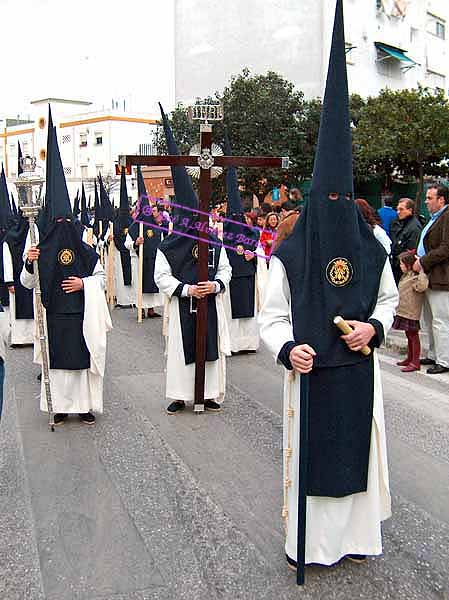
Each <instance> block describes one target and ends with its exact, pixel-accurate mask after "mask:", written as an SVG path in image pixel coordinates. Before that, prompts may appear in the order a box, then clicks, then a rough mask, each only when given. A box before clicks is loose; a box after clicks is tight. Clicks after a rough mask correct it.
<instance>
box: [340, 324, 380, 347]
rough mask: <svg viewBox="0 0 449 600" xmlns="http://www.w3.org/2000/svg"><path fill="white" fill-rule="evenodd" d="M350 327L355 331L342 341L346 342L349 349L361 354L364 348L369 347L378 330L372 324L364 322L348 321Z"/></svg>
mask: <svg viewBox="0 0 449 600" xmlns="http://www.w3.org/2000/svg"><path fill="white" fill-rule="evenodd" d="M347 323H348V325H351V327H352V328H353V329H354V331H352V332H351V333H348V334H347V335H342V336H341V339H342V340H344V341H345V342H346V344H347V345H348V347H349V348H350V349H351V350H353V351H354V352H359V351H360V350H361V349H362V348H363V347H364V346H367V345H368V343H369V342H370V341H371V338H372V337H373V336H374V335H375V334H376V330H375V329H374V327H373V326H372V325H371V323H363V322H362V321H347Z"/></svg>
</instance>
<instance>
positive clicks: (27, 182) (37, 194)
mask: <svg viewBox="0 0 449 600" xmlns="http://www.w3.org/2000/svg"><path fill="white" fill-rule="evenodd" d="M20 166H21V168H22V173H20V175H19V176H18V178H17V179H16V181H15V182H14V183H15V184H16V188H17V194H18V196H19V206H20V208H21V209H22V212H23V214H24V215H25V216H26V217H28V218H30V217H31V218H32V219H35V218H36V217H37V215H38V213H39V210H40V209H41V207H42V187H43V185H44V181H45V179H44V178H43V176H42V173H41V171H42V169H39V171H37V169H36V159H35V158H32V157H30V156H25V157H24V158H21V159H20ZM30 231H31V229H30ZM33 233H34V232H33Z"/></svg>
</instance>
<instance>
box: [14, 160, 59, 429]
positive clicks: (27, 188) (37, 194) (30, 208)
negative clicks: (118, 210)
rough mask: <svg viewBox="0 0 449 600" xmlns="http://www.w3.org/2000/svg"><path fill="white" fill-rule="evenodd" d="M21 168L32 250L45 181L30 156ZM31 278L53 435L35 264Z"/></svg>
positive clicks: (22, 205) (21, 192)
mask: <svg viewBox="0 0 449 600" xmlns="http://www.w3.org/2000/svg"><path fill="white" fill-rule="evenodd" d="M20 166H21V168H22V173H20V175H19V176H18V178H17V179H16V181H15V182H14V183H15V185H16V188H17V195H18V197H19V208H20V209H21V210H22V213H23V214H24V215H25V217H27V219H28V221H29V224H30V241H31V246H36V231H35V220H36V217H37V215H38V214H39V211H40V209H41V208H42V187H43V185H44V181H45V179H44V178H43V176H42V169H39V171H38V170H37V169H36V159H35V158H32V157H30V156H25V157H24V158H21V159H20ZM34 276H35V287H34V292H35V298H36V311H37V323H38V327H39V341H40V346H41V355H42V385H43V386H44V389H45V395H46V399H47V409H48V417H49V425H50V428H51V430H52V431H54V424H55V421H54V415H53V403H52V400H51V392H50V373H49V369H50V366H49V360H48V357H49V353H48V340H47V334H46V329H45V325H44V311H43V307H42V300H41V283H40V278H39V264H38V262H37V261H35V262H34Z"/></svg>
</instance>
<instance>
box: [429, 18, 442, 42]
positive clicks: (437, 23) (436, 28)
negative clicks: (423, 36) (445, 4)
mask: <svg viewBox="0 0 449 600" xmlns="http://www.w3.org/2000/svg"><path fill="white" fill-rule="evenodd" d="M427 32H428V33H430V34H432V35H435V36H436V37H439V38H440V39H441V40H445V39H446V21H445V20H444V19H440V17H437V16H435V15H433V14H432V13H427Z"/></svg>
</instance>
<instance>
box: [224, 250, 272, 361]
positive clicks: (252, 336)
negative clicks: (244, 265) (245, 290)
mask: <svg viewBox="0 0 449 600" xmlns="http://www.w3.org/2000/svg"><path fill="white" fill-rule="evenodd" d="M227 252H234V250H227ZM257 252H258V253H259V254H260V255H262V254H264V253H263V250H262V248H261V247H259V248H258V250H257ZM266 279H267V261H266V260H265V259H264V258H260V257H259V258H258V259H257V271H256V285H255V290H254V317H248V318H246V319H233V318H232V305H231V294H230V291H229V289H227V290H226V292H225V293H224V295H223V300H224V305H225V311H226V317H227V319H228V327H229V334H230V338H231V352H240V351H242V350H257V349H258V348H259V343H260V335H259V323H258V321H257V319H258V314H259V310H260V307H261V306H262V302H263V291H264V287H265V283H266Z"/></svg>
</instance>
